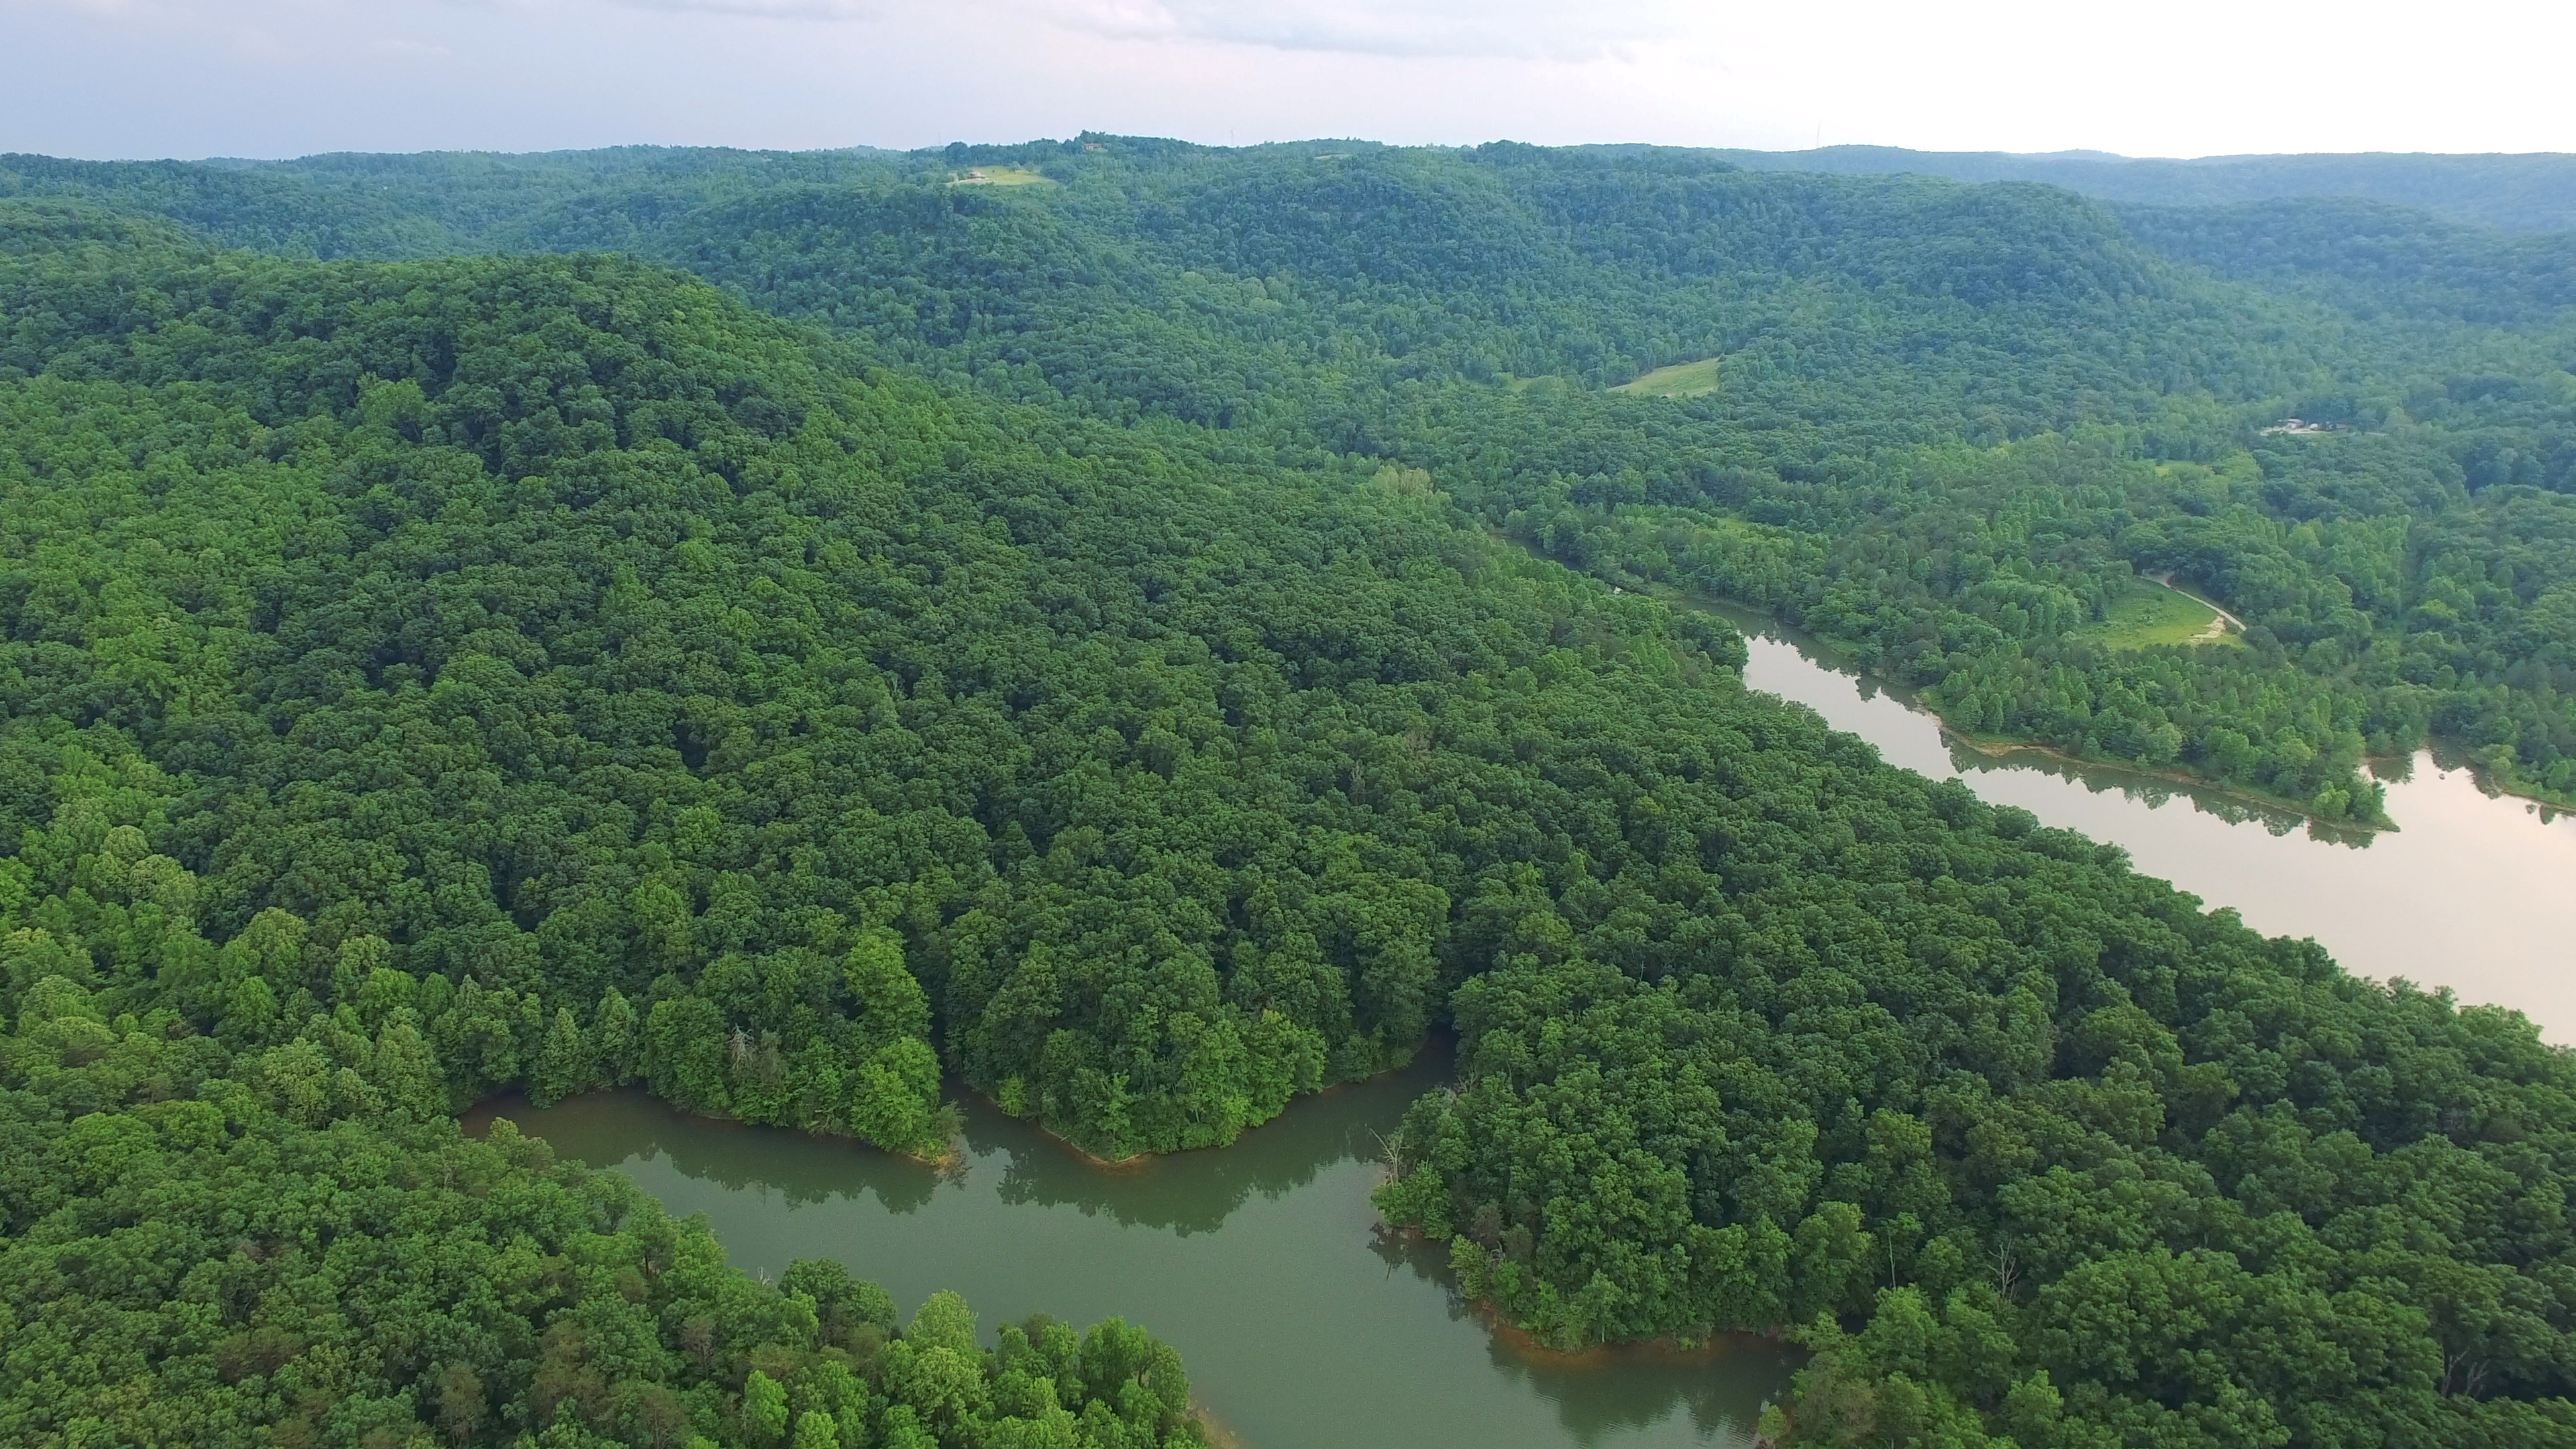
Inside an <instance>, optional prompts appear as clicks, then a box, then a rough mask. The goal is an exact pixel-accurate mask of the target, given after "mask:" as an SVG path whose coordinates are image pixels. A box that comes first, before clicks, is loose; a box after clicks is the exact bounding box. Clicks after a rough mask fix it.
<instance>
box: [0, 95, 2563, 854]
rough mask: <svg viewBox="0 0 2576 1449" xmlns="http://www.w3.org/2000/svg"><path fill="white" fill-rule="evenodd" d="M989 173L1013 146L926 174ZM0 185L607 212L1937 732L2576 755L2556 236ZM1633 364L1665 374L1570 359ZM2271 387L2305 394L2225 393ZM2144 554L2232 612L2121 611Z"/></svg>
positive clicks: (581, 242) (1382, 205)
mask: <svg viewBox="0 0 2576 1449" xmlns="http://www.w3.org/2000/svg"><path fill="white" fill-rule="evenodd" d="M980 166H994V167H1002V166H1010V167H1015V168H1019V172H1018V173H1017V174H1024V175H1027V176H1029V177H1031V178H1033V179H1034V181H1035V184H1030V185H1014V186H1007V187H1004V186H991V185H981V186H978V185H968V184H958V183H957V182H956V180H955V178H957V177H959V176H963V175H965V174H966V173H967V172H968V170H969V169H970V168H973V167H980ZM978 174H980V173H978ZM0 186H5V187H6V188H7V189H13V190H16V191H19V192H23V193H30V194H37V193H43V194H59V195H67V196H68V195H79V196H85V197H90V198H93V199H97V200H101V201H104V202H107V203H109V204H112V205H115V206H119V207H129V206H138V205H139V206H142V207H145V208H148V209H151V210H154V211H156V212H158V213H159V214H162V215H166V216H170V217H173V218H176V219H179V220H182V221H185V222H187V223H189V224H190V225H192V226H195V227H197V228H199V229H201V230H202V231H204V232H205V233H207V234H209V235H212V236H214V237H217V238H220V239H223V240H227V241H230V242H233V243H236V244H247V245H254V246H260V247H264V248H269V249H283V250H289V251H292V250H296V249H299V248H303V249H310V250H314V251H317V252H320V253H322V254H325V255H329V254H370V255H409V254H417V253H421V252H425V251H435V250H439V249H442V248H444V249H449V250H486V249H496V248H497V249H512V248H539V249H562V248H584V247H591V248H610V249H617V250H627V251H634V252H638V253H641V254H644V255H647V256H652V257H655V258H659V259H662V260H665V261H668V262H671V263H674V264H677V265H679V266H682V267H685V268H687V269H689V270H692V271H694V272H696V273H698V274H699V275H700V276H703V277H706V278H708V279H709V280H712V281H715V282H717V283H718V284H720V285H722V286H724V287H726V288H728V289H729V290H732V291H735V292H737V293H738V294H739V295H741V296H743V297H745V298H746V299H747V300H750V301H752V302H753V303H755V304H756V305H758V306H760V307H761V308H763V309H765V310H768V311H771V312H774V313H779V314H782V315H787V316H792V317H797V318H800V319H805V320H810V321H814V322H818V323H821V324H823V325H825V326H827V327H829V328H831V329H832V330H834V331H836V332H838V333H840V334H841V335H843V336H845V337H848V338H851V339H853V340H856V341H861V342H863V343H864V344H865V345H867V346H868V347H869V348H870V349H872V351H873V352H874V353H875V355H877V356H879V357H880V358H883V359H884V360H887V361H890V362H896V363H900V364H903V365H905V366H908V367H911V368H915V369H918V370H920V371H922V372H924V373H925V374H927V375H929V376H931V377H933V378H935V379H939V380H940V381H941V382H942V383H943V384H944V385H946V386H949V387H951V388H955V389H964V390H971V391H974V392H977V393H979V394H982V395H986V396H992V397H1000V398H1008V399H1014V400H1019V401H1025V402H1032V403H1036V404H1040V405H1044V406H1054V407H1071V408H1073V409H1075V410H1077V411H1081V412H1084V413H1088V414H1090V415H1092V416H1097V417H1106V418H1112V419H1117V420H1120V421H1124V422H1134V421H1136V420H1139V419H1143V418H1163V419H1171V420H1177V421H1182V422H1187V423H1190V424H1194V425H1197V426H1199V427H1203V428H1207V429H1211V430H1214V431H1216V432H1218V433H1220V434H1222V435H1223V436H1222V438H1221V439H1220V440H1216V441H1212V442H1210V443H1208V444H1205V445H1203V446H1208V447H1214V448H1217V449H1219V450H1221V451H1224V452H1227V453H1229V454H1231V455H1234V456H1251V455H1252V454H1248V453H1246V452H1245V450H1247V449H1250V450H1257V453H1258V455H1259V456H1263V457H1266V458H1269V459H1272V460H1275V461H1277V462H1279V463H1282V464H1285V465H1288V466H1291V467H1311V466H1322V465H1326V464H1327V463H1328V462H1329V461H1330V460H1332V459H1335V458H1349V457H1352V456H1357V457H1360V458H1363V459H1369V460H1377V461H1386V462H1392V463H1395V464H1396V465H1398V466H1400V467H1406V468H1419V469H1423V470H1426V471H1428V472H1430V473H1431V474H1432V476H1433V479H1434V482H1435V486H1437V487H1439V488H1441V489H1442V490H1444V491H1447V492H1449V493H1451V494H1452V495H1453V496H1455V497H1456V498H1457V499H1459V501H1460V502H1461V503H1462V504H1464V505H1465V506H1467V507H1469V508H1471V509H1473V510H1474V511H1475V512H1477V513H1478V514H1480V515H1481V516H1482V517H1483V518H1484V519H1485V520H1486V521H1487V522H1488V524H1489V525H1491V526H1492V527H1494V528H1496V529H1498V530H1501V531H1503V532H1506V533H1507V534H1509V535H1510V536H1512V537H1514V538H1516V539H1518V540H1519V541H1521V542H1523V543H1525V544H1527V545H1529V546H1532V547H1535V548H1538V549H1540V550H1541V551H1543V552H1545V553H1547V554H1549V555H1550V556H1553V557H1555V558H1558V559H1560V560H1562V561H1565V562H1568V563H1572V564H1575V565H1577V566H1578V567H1582V568H1585V569H1587V570H1589V571H1591V572H1594V573H1597V574H1599V575H1601V576H1603V577H1605V578H1608V579H1610V580H1611V581H1613V582H1616V583H1620V584H1622V585H1625V586H1629V587H1637V586H1640V585H1657V586H1664V587H1671V588H1680V589H1689V590H1699V591H1705V592H1710V593H1714V594H1718V595H1721V596H1724V597H1728V598H1732V599H1735V600H1737V601H1739V602H1744V603H1750V604H1754V605H1757V606H1759V607H1763V608H1766V609H1770V610H1773V611H1776V612H1778V613H1779V614H1781V615H1782V616H1783V617H1784V618H1785V619H1787V620H1788V621H1789V622H1791V623H1794V624H1798V625H1801V626H1803V627H1806V628H1808V629H1811V630H1813V631H1815V632H1817V633H1820V634H1824V635H1826V636H1828V637H1830V638H1832V639H1834V640H1835V641H1836V642H1837V643H1839V644H1840V645H1842V646H1844V647H1845V648H1846V649H1847V650H1849V651H1850V652H1851V654H1852V655H1853V656H1854V657H1855V658H1856V659H1858V660H1859V661H1860V662H1861V663H1862V664H1864V665H1866V666H1867V667H1869V668H1872V669H1874V670H1876V671H1878V672H1880V673H1882V674H1884V675H1886V676H1888V677H1890V678H1891V679H1894V680H1896V681H1897V682H1900V683H1904V684H1908V685H1912V686H1915V687H1917V688H1918V689H1921V690H1923V691H1925V693H1926V695H1927V697H1929V698H1930V699H1931V700H1932V701H1933V702H1935V703H1936V704H1937V705H1938V706H1939V707H1940V708H1941V709H1942V710H1943V711H1944V713H1945V715H1947V716H1948V717H1949V718H1950V720H1951V721H1952V723H1953V724H1954V725H1956V726H1958V727H1960V728H1962V729H1964V730H1967V731H1969V732H1971V733H1977V734H1984V735H1989V736H1994V737H1998V738H2008V739H2016V740H2029V741H2036V742H2041V743H2046V744H2049V745H2052V746H2055V747H2057V748H2059V749H2061V750H2064V751H2066V752H2068V753H2071V754H2074V755H2078V756H2081V757H2085V758H2092V759H2106V760H2117V761H2125V762H2129V763H2133V764H2137V765H2142V766H2145V767H2148V768H2151V769H2157V770H2164V771H2176V772H2182V773H2187V774H2191V775H2197V776H2199V777H2202V778H2204V779H2207V780H2211V781H2214V782H2218V783H2221V784H2225V785H2228V786H2232V787H2234V788H2237V789H2240V790H2243V791H2246V792H2248V793H2251V794H2255V795H2260V796H2264V797H2267V798H2270V799H2272V800H2274V801H2277V802H2281V803H2286V804H2289V805H2292V806H2295V807H2297V808H2300V809H2303V810H2306V811H2308V812H2309V813H2311V814H2314V815H2317V816H2319V817H2322V818H2327V819H2338V818H2344V817H2347V816H2349V817H2356V818H2360V819H2363V820H2369V821H2379V820H2382V819H2383V818H2384V817H2383V815H2382V810H2381V806H2380V804H2379V796H2378V792H2377V789H2376V787H2375V786H2374V785H2373V784H2372V783H2371V782H2370V780H2369V779H2368V777H2367V774H2366V772H2365V771H2364V770H2363V769H2362V767H2361V765H2362V760H2363V759H2364V757H2365V756H2366V755H2389V754H2401V753H2404V752H2406V751H2408V750H2411V749H2413V748H2415V747H2417V746H2418V745H2420V744H2421V743H2423V742H2424V741H2426V740H2427V739H2429V738H2433V737H2437V736H2438V737H2443V738H2447V739H2449V740H2452V741H2454V742H2456V743H2458V744H2460V745H2462V746H2465V747H2467V748H2468V749H2469V750H2471V751H2473V752H2474V753H2475V754H2476V756H2477V758H2478V759H2479V760H2480V762H2481V763H2482V765H2484V767H2485V768H2487V769H2488V770H2490V771H2491V772H2492V773H2493V774H2494V775H2496V776H2497V777H2498V778H2499V779H2500V780H2501V781H2503V782H2504V783H2506V784H2507V785H2509V786H2510V787H2511V788H2514V789H2517V790H2521V791H2525V792H2528V793H2532V794H2536V795H2540V796H2544V797H2547V798H2551V799H2555V800H2559V801H2562V802H2564V801H2568V800H2571V799H2576V715H2571V714H2570V707H2569V705H2568V704H2567V702H2566V701H2567V699H2568V684H2569V680H2568V677H2567V671H2568V669H2569V667H2570V655H2569V653H2568V651H2569V649H2570V648H2571V647H2576V630H2571V625H2576V616H2570V615H2569V607H2570V600H2571V599H2576V594H2571V592H2570V589H2571V587H2576V581H2571V580H2570V579H2569V577H2568V576H2567V574H2566V572H2565V568H2566V564H2565V559H2566V558H2567V557H2568V553H2567V549H2566V547H2565V544H2566V542H2567V540H2568V539H2569V538H2570V537H2571V530H2576V514H2571V510H2576V503H2572V502H2570V501H2569V500H2570V498H2571V497H2576V494H2571V491H2570V490H2576V471H2571V470H2576V383H2571V382H2570V375H2569V373H2568V371H2567V367H2566V363H2567V362H2568V360H2569V355H2570V351H2571V347H2576V343H2571V342H2570V340H2569V339H2570V336H2571V334H2570V331H2569V323H2568V316H2567V313H2566V305H2567V303H2568V301H2569V296H2568V288H2567V283H2566V279H2565V276H2564V275H2563V274H2564V273H2565V271H2566V268H2565V265H2564V262H2565V258H2564V257H2562V256H2561V255H2560V253H2561V252H2563V251H2564V247H2563V246H2561V245H2560V244H2559V240H2558V239H2555V238H2535V239H2513V238H2506V237H2503V236H2500V235H2497V234H2493V233H2487V232H2482V231H2479V230H2477V229H2475V228H2470V227H2462V226H2458V225H2453V224H2445V223H2440V222H2436V221H2433V220H2431V219H2430V218H2428V217H2425V216H2423V215H2421V214H2420V213H2413V212H2406V211H2403V210H2400V209H2397V208H2392V207H2387V206H2378V207H2376V208H2372V207H2368V206H2361V207H2356V205H2355V204H2352V203H2342V202H2307V203H2301V202H2288V203H2277V204H2268V205H2263V206H2256V207H2254V208H2251V209H2250V210H2249V209H2237V210H2232V211H2230V210H2215V211H2213V210H2186V211H2175V212H2171V213H2166V212H2150V211H2139V212H2134V213H2129V214H2114V213H2112V212H2110V211H2107V210H2105V209H2104V208H2102V207H2100V206H2098V205H2095V204H2092V203H2088V202H2084V201H2081V200H2079V199H2076V198H2074V197H2071V196H2069V195H2067V194H2066V193H2064V192H2060V191H2055V190H2052V189H2048V188H2044V187H2031V186H1983V187H1969V186H1960V185H1956V184H1952V183H1949V182H1944V181H1938V180H1932V179H1928V178H1922V177H1892V178H1891V177H1838V176H1819V175H1801V174H1770V173H1759V174H1757V173H1753V172H1747V171H1742V170H1739V169H1737V168H1735V167H1733V166H1731V165H1728V164H1727V163H1725V162H1722V161H1718V160H1715V159H1713V158H1712V157H1710V156H1709V155H1707V154H1704V153H1695V152H1681V151H1660V150H1654V149H1652V148H1598V149H1593V150H1578V151H1546V150H1540V149H1536V148H1531V147H1522V146H1508V145H1496V146H1487V147H1482V148H1478V149H1476V150H1474V151H1470V152H1450V151H1403V150H1394V149H1389V148H1383V147H1368V146H1358V145H1352V146H1338V145H1328V144H1324V143H1312V144H1305V145H1298V146H1277V147H1263V148H1256V149H1253V150H1249V151H1216V150H1210V149H1206V148H1199V147H1190V146H1183V145H1179V144H1176V143H1168V142H1153V141H1142V140H1136V139H1132V138H1117V137H1092V138H1085V139H1084V140H1082V141H1079V142H1066V143H1054V142H1043V143H1032V144H1030V145H1026V146H1018V147H971V148H970V147H962V146H960V147H950V148H948V150H947V151H945V152H940V153H916V154H913V155H909V156H894V155H890V154H887V153H813V154H805V155H781V154H765V153H758V154H756V153H725V152H702V151H651V150H630V151H613V152H596V153H574V154H567V155H562V156H553V157H530V158H489V157H422V158H399V157H397V158H364V157H333V158H316V159H314V160H311V161H306V162H297V163H281V164H278V165H274V166H263V167H258V168H251V169H238V168H236V169H225V170H210V169H208V168H203V167H199V168H193V169H191V168H187V167H182V166H177V165H175V164H162V165H157V166H149V167H125V168H119V167H112V166H98V165H90V164H84V163H63V162H51V161H43V160H41V159H37V158H15V159H12V160H11V161H9V162H8V163H7V164H6V166H5V167H0ZM288 217H292V218H297V219H298V220H296V221H295V222H293V223H292V224H290V223H289V222H288V221H287V220H285V219H282V218H288ZM299 227H300V228H301V229H300V230H299V229H298V228H299ZM1676 364H1695V365H1697V367H1698V369H1699V370H1698V371H1697V372H1696V373H1694V374H1693V375H1694V376H1696V377H1700V378H1702V379H1704V381H1705V384H1706V385H1705V386H1697V385H1695V386H1694V388H1692V389H1690V390H1688V392H1687V393H1686V395H1681V396H1651V395H1650V396H1630V395H1620V394H1615V393H1611V392H1608V391H1606V389H1608V388H1610V387H1612V386H1614V385H1618V384H1624V383H1627V382H1629V381H1631V380H1632V379H1638V378H1640V377H1641V375H1645V374H1648V373H1650V372H1652V371H1653V370H1654V369H1657V368H1663V367H1667V366H1670V365H1676ZM1647 381H1648V382H1649V383H1651V381H1652V379H1651V378H1649V379H1647ZM2284 416H2297V417H2300V418H2303V419H2307V420H2309V421H2311V422H2315V423H2321V424H2324V425H2326V426H2327V427H2329V428H2331V429H2340V430H2342V431H2340V432H2332V433H2309V434H2303V435H2298V436H2295V437H2289V436H2267V435H2265V434H2264V433H2263V432H2262V431H2261V430H2262V429H2263V428H2264V427H2266V426H2269V425H2271V424H2272V423H2274V422H2275V421H2277V420H2278V419H2280V418H2282V417H2284ZM2149 575H2153V576H2156V577H2158V578H2165V579H2171V580H2173V581H2175V582H2176V583H2178V584H2179V585H2181V586H2182V587H2184V588H2186V589H2188V590H2194V591H2197V592H2199V593H2201V594H2204V595H2206V596H2207V597H2209V598H2212V599H2215V600H2216V601H2217V602H2218V603H2219V604H2221V605H2223V606H2224V607H2226V608H2227V609H2228V610H2230V611H2232V612H2233V613H2234V614H2235V615H2236V616H2238V617H2240V618H2242V619H2244V620H2246V621H2247V622H2248V623H2249V624H2250V625H2251V626H2252V627H2251V628H2250V629H2249V630H2248V631H2247V632H2245V633H2243V634H2241V635H2233V636H2222V637H2217V638H2215V639H2210V638H2206V637H2204V636H2203V634H2202V632H2201V631H2199V630H2196V629H2193V628H2177V629H2174V630H2172V631H2170V632H2167V633H2155V632H2152V631H2150V632H2147V633H2144V634H2141V633H2137V632H2135V631H2132V630H2129V629H2127V628H2125V627H2123V621H2125V620H2128V619H2130V618H2132V617H2136V616H2141V615H2153V614H2155V613H2156V612H2157V610H2158V607H2159V605H2158V603H2157V601H2156V599H2155V598H2154V597H2153V594H2154V586H2153V585H2151V584H2149V583H2146V582H2143V581H2142V580H2144V579H2145V578H2146V576H2149ZM2204 617H2207V618H2214V617H2215V616H2214V615H2208V616H2204Z"/></svg>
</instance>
